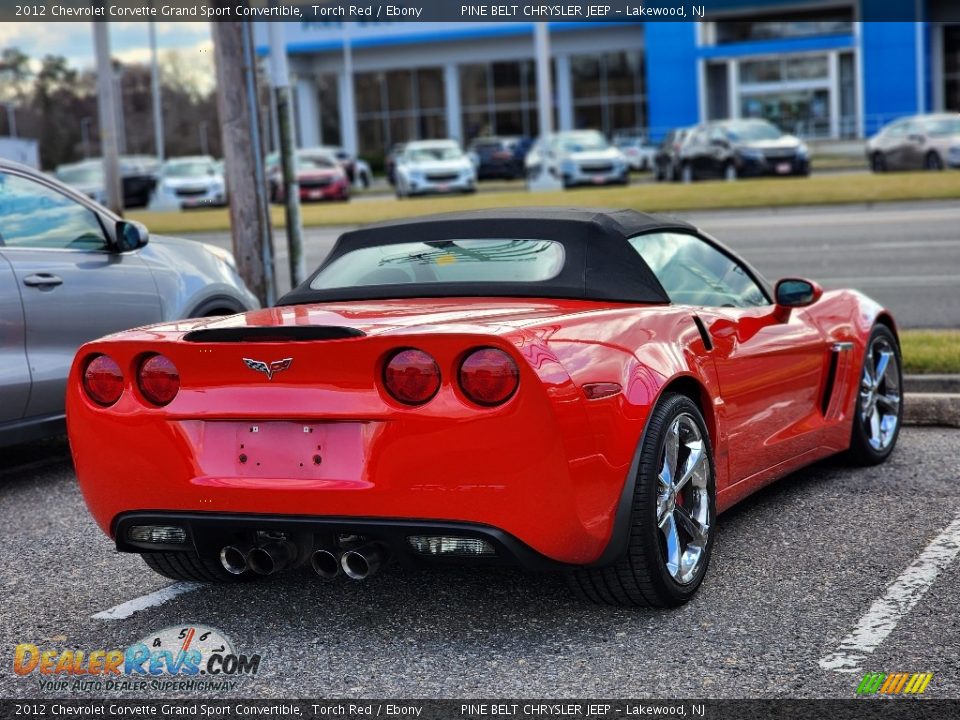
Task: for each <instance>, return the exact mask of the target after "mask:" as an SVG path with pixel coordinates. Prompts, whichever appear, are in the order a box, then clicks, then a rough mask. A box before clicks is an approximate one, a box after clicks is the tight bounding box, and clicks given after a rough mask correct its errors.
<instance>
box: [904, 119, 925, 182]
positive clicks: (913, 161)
mask: <svg viewBox="0 0 960 720" xmlns="http://www.w3.org/2000/svg"><path fill="white" fill-rule="evenodd" d="M902 147H903V149H902V151H901V164H902V166H903V168H904V169H909V170H920V169H922V168H923V161H924V159H925V157H926V154H927V133H926V128H925V127H924V125H923V123H922V122H920V121H919V120H911V121H910V122H909V123H907V126H906V132H905V136H904V141H903V146H902Z"/></svg>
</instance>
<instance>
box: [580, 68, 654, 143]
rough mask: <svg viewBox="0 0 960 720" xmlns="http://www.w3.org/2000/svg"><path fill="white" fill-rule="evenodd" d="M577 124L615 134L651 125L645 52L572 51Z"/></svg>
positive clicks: (581, 127) (584, 127) (609, 134)
mask: <svg viewBox="0 0 960 720" xmlns="http://www.w3.org/2000/svg"><path fill="white" fill-rule="evenodd" d="M570 82H571V85H572V88H571V89H572V93H573V125H574V128H576V129H578V130H580V129H594V130H599V131H601V132H602V133H604V134H606V135H607V136H610V137H612V136H613V135H616V134H618V133H623V132H637V131H642V130H643V129H645V128H646V125H647V98H646V84H645V81H644V67H643V54H642V53H641V52H640V51H639V50H624V51H621V52H610V53H602V54H599V55H571V56H570Z"/></svg>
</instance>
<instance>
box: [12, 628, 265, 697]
mask: <svg viewBox="0 0 960 720" xmlns="http://www.w3.org/2000/svg"><path fill="white" fill-rule="evenodd" d="M259 669H260V655H259V654H255V655H253V654H252V655H246V654H241V653H238V652H237V651H236V650H235V649H234V645H233V643H232V642H231V641H230V639H229V638H227V636H226V635H224V634H223V633H222V632H220V631H219V630H216V629H214V628H210V627H205V626H203V625H188V626H179V627H168V628H164V629H163V630H160V631H159V632H157V633H153V634H151V635H148V636H147V637H145V638H143V639H142V640H140V641H139V642H136V643H133V644H132V645H130V646H129V647H127V648H123V649H120V648H116V649H92V650H63V651H60V650H53V649H45V648H41V647H39V646H37V645H32V644H30V643H22V644H20V645H17V647H16V648H15V649H14V655H13V670H14V672H15V673H16V674H17V675H19V676H22V677H26V676H39V687H40V689H41V690H48V691H50V690H52V691H65V690H69V691H78V690H80V691H83V690H87V691H99V692H102V691H110V690H122V691H130V690H133V691H144V692H156V691H203V690H217V691H222V690H234V689H236V688H237V687H238V686H239V684H240V679H242V678H245V677H250V676H252V675H256V674H257V672H258V671H259Z"/></svg>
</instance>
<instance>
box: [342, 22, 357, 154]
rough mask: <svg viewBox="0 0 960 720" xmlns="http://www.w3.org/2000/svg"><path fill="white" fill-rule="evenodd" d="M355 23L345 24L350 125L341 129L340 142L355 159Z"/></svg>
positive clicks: (345, 91) (345, 85)
mask: <svg viewBox="0 0 960 720" xmlns="http://www.w3.org/2000/svg"><path fill="white" fill-rule="evenodd" d="M352 31H353V23H352V22H345V23H344V24H343V74H344V83H343V100H342V101H341V102H343V106H344V107H345V108H347V109H348V111H349V112H348V116H349V117H350V119H351V121H352V122H350V123H347V124H346V125H345V126H344V127H341V128H340V142H342V143H343V148H344V150H346V151H347V152H348V153H350V155H352V156H353V157H356V156H357V121H356V105H355V104H354V100H353V42H352V37H351V35H352Z"/></svg>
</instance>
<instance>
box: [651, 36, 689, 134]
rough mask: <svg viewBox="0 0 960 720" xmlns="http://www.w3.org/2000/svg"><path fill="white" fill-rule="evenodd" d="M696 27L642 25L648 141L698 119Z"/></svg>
mask: <svg viewBox="0 0 960 720" xmlns="http://www.w3.org/2000/svg"><path fill="white" fill-rule="evenodd" d="M696 32H697V30H696V25H695V24H694V23H686V22H648V23H646V24H645V26H644V46H645V52H646V73H647V77H646V79H647V107H648V108H649V115H650V117H649V121H648V124H649V126H650V128H651V139H653V140H657V139H659V138H660V137H662V136H663V134H664V133H665V132H666V131H667V130H669V129H670V128H674V127H682V126H684V125H693V124H694V123H696V122H698V121H699V120H700V101H699V93H698V90H697V88H698V86H699V80H698V78H697V74H698V69H697V35H696Z"/></svg>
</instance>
